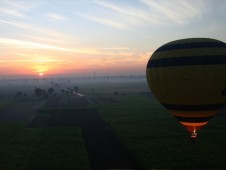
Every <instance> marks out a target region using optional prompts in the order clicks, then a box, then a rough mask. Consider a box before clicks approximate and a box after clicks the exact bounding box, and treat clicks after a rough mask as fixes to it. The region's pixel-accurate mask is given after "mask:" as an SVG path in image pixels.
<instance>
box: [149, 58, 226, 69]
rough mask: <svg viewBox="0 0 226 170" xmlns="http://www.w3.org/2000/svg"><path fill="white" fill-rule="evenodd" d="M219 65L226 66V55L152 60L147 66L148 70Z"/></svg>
mask: <svg viewBox="0 0 226 170" xmlns="http://www.w3.org/2000/svg"><path fill="white" fill-rule="evenodd" d="M218 64H226V55H209V56H208V55H207V56H206V55H205V56H186V57H169V58H161V59H151V60H149V62H148V64H147V68H156V67H170V66H191V65H218Z"/></svg>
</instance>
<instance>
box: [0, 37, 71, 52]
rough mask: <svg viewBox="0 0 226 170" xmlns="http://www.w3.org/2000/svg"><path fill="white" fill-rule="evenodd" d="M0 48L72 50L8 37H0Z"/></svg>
mask: <svg viewBox="0 0 226 170" xmlns="http://www.w3.org/2000/svg"><path fill="white" fill-rule="evenodd" d="M0 44H1V47H0V48H11V47H12V46H13V48H16V47H19V48H32V49H49V50H59V51H68V52H72V51H73V50H71V49H69V48H62V47H58V46H54V45H49V44H43V43H36V42H29V41H22V40H17V39H10V38H0Z"/></svg>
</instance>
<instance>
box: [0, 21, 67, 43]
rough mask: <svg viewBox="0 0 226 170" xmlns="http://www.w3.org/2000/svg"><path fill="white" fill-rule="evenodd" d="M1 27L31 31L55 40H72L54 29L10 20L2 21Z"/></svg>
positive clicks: (0, 22)
mask: <svg viewBox="0 0 226 170" xmlns="http://www.w3.org/2000/svg"><path fill="white" fill-rule="evenodd" d="M0 24H1V25H10V26H14V27H17V28H20V29H24V30H29V31H32V32H33V34H34V33H36V34H37V33H39V34H43V36H44V37H54V38H55V39H65V38H66V39H70V37H71V36H70V35H68V34H66V33H62V32H59V31H54V30H52V29H48V28H44V27H40V26H37V25H32V24H27V23H25V22H19V21H10V20H0Z"/></svg>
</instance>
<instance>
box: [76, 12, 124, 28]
mask: <svg viewBox="0 0 226 170" xmlns="http://www.w3.org/2000/svg"><path fill="white" fill-rule="evenodd" d="M79 15H80V16H81V17H83V18H86V19H88V20H91V21H94V22H97V23H99V24H102V25H106V26H109V27H113V28H117V29H123V28H124V24H122V23H120V22H118V21H113V20H110V19H107V18H100V17H95V16H88V15H84V14H79Z"/></svg>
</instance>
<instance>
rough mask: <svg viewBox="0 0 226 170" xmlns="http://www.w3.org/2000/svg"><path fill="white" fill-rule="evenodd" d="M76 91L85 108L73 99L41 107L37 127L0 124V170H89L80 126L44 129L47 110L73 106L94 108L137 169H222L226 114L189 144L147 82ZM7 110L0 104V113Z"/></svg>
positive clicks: (90, 86) (225, 156) (99, 85)
mask: <svg viewBox="0 0 226 170" xmlns="http://www.w3.org/2000/svg"><path fill="white" fill-rule="evenodd" d="M79 87H80V86H79ZM79 90H81V91H80V92H81V93H83V92H85V94H87V98H89V100H90V101H91V103H90V104H89V105H84V106H83V105H82V104H81V105H80V104H77V105H75V104H76V100H75V101H74V103H73V102H69V103H66V104H65V105H63V106H60V107H59V106H57V105H56V106H55V105H51V107H50V106H48V105H45V108H44V109H41V110H42V111H40V112H39V113H37V115H36V118H37V119H38V120H39V121H38V124H37V125H38V126H37V127H35V128H28V124H27V123H25V122H6V121H0V134H1V135H0V170H17V169H21V170H22V169H29V170H30V169H31V170H32V169H84V170H86V169H91V167H90V162H89V159H88V155H87V151H86V148H85V145H84V140H83V138H82V132H81V129H80V128H79V127H51V128H50V127H46V126H47V123H48V120H49V110H48V109H50V110H51V109H55V110H59V108H60V109H61V110H62V111H63V110H64V109H66V110H68V109H76V107H77V108H94V109H97V110H98V113H99V114H100V115H101V118H102V119H103V120H104V121H105V122H107V123H108V124H109V125H110V126H111V127H112V128H113V130H114V131H115V132H116V134H117V136H118V137H119V138H120V139H121V141H122V142H123V143H124V145H125V146H126V147H127V149H128V150H129V152H130V153H131V154H132V155H133V156H134V157H135V159H136V160H137V163H138V165H139V167H140V168H141V169H226V163H225V160H226V152H225V148H226V135H225V132H226V124H225V121H226V116H225V114H224V115H221V116H216V117H215V118H213V119H212V120H210V122H209V123H208V125H207V126H205V127H204V128H203V129H201V130H200V131H199V136H198V139H197V142H196V143H192V142H191V140H190V137H189V134H188V132H187V131H186V130H185V128H184V127H183V126H182V125H180V123H179V122H178V121H177V120H176V119H175V118H174V117H173V116H172V115H171V114H170V113H169V112H168V111H167V110H166V109H165V108H163V107H162V106H161V105H160V104H159V102H158V101H156V100H155V98H154V97H153V96H151V93H150V91H149V89H148V87H147V84H146V82H145V81H136V82H133V81H126V82H124V83H120V82H114V83H112V82H110V81H103V82H101V83H93V84H86V85H85V84H82V87H81V88H79ZM115 92H117V93H115ZM58 98H60V94H58ZM64 98H66V97H64ZM66 99H67V98H66ZM69 99H70V97H69ZM65 101H67V100H65ZM24 102H26V101H24ZM7 105H8V103H4V102H1V103H0V110H1V108H5V107H6V106H7ZM48 107H50V108H48Z"/></svg>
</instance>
